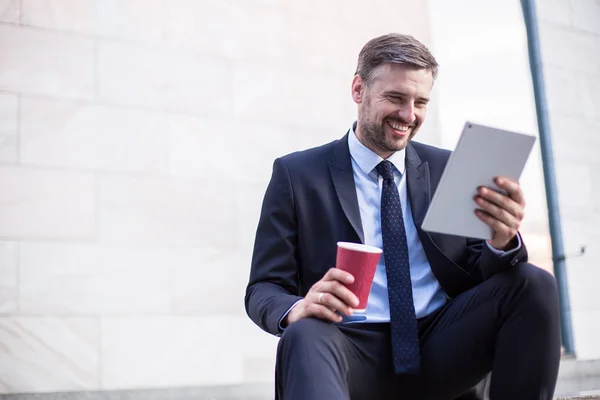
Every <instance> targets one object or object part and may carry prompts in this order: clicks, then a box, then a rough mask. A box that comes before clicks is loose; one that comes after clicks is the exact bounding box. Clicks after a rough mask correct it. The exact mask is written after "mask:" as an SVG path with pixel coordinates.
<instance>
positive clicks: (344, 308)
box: [316, 292, 354, 315]
mask: <svg viewBox="0 0 600 400" xmlns="http://www.w3.org/2000/svg"><path fill="white" fill-rule="evenodd" d="M316 303H317V304H320V305H322V306H325V307H327V308H329V309H330V310H333V311H339V312H341V313H342V314H345V315H352V313H353V312H354V310H353V309H352V307H350V306H349V305H348V304H346V303H345V302H344V301H342V300H341V299H340V298H338V297H337V296H336V295H334V294H332V293H328V292H321V293H319V294H318V295H317V300H316Z"/></svg>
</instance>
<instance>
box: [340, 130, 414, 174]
mask: <svg viewBox="0 0 600 400" xmlns="http://www.w3.org/2000/svg"><path fill="white" fill-rule="evenodd" d="M348 148H349V150H350V156H351V157H352V159H353V160H354V161H355V162H356V164H358V166H359V167H360V169H362V170H363V172H364V173H365V174H367V175H368V174H370V173H371V171H373V169H375V167H377V165H378V164H379V163H380V162H382V161H383V158H381V157H379V156H378V155H377V154H376V153H375V152H374V151H373V150H371V149H369V148H368V147H366V146H365V145H364V144H362V143H361V142H360V141H359V140H358V138H357V137H356V133H354V127H351V128H350V133H349V134H348ZM405 158H406V149H402V150H400V151H397V152H395V153H394V154H392V155H391V156H389V157H388V158H387V160H388V161H390V162H391V163H392V164H394V167H396V169H397V170H398V171H399V172H400V174H401V175H402V174H404V170H405Z"/></svg>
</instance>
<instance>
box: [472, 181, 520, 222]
mask: <svg viewBox="0 0 600 400" xmlns="http://www.w3.org/2000/svg"><path fill="white" fill-rule="evenodd" d="M479 197H482V198H483V199H484V200H487V201H489V202H491V203H494V204H496V205H497V206H499V207H500V208H502V209H504V210H506V211H508V212H509V213H511V214H512V215H514V216H515V217H517V219H519V220H522V219H523V206H522V205H520V204H519V203H517V202H516V201H514V200H513V199H511V198H510V197H508V196H506V195H504V194H502V193H498V192H496V191H495V190H492V189H490V188H487V187H480V188H479Z"/></svg>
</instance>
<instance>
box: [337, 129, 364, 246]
mask: <svg viewBox="0 0 600 400" xmlns="http://www.w3.org/2000/svg"><path fill="white" fill-rule="evenodd" d="M329 172H330V174H331V180H332V181H333V186H334V187H335V192H336V194H337V197H338V200H339V202H340V204H341V206H342V210H343V211H344V214H345V215H346V218H348V221H350V224H351V225H352V227H353V228H354V230H355V231H356V233H357V234H358V237H359V238H360V241H361V243H364V242H365V237H364V233H363V228H362V222H361V219H360V210H359V208H358V197H357V195H356V186H355V184H354V175H353V173H352V161H351V159H350V150H349V149H348V134H346V136H344V137H343V138H342V139H341V140H340V141H339V142H338V143H337V144H336V146H335V149H334V154H333V159H332V160H331V162H330V163H329Z"/></svg>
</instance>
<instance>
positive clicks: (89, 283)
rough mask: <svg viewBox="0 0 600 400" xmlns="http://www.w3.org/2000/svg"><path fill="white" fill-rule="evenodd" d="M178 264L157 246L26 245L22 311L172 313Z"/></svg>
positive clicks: (23, 248) (22, 258)
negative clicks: (173, 275)
mask: <svg viewBox="0 0 600 400" xmlns="http://www.w3.org/2000/svg"><path fill="white" fill-rule="evenodd" d="M173 259H174V257H173V254H172V251H171V250H170V249H168V248H161V247H157V246H114V245H100V244H63V243H39V242H33V243H32V242H25V243H21V251H20V268H19V271H20V273H19V276H20V282H19V288H20V290H19V298H20V305H21V308H20V311H21V312H22V313H24V314H36V315H82V316H83V315H132V314H136V315H137V314H148V313H153V314H163V315H164V314H167V313H169V312H170V308H171V291H170V289H171V287H170V269H171V268H173V267H174V266H175V265H174V262H173V261H174V260H173Z"/></svg>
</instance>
